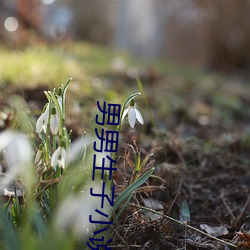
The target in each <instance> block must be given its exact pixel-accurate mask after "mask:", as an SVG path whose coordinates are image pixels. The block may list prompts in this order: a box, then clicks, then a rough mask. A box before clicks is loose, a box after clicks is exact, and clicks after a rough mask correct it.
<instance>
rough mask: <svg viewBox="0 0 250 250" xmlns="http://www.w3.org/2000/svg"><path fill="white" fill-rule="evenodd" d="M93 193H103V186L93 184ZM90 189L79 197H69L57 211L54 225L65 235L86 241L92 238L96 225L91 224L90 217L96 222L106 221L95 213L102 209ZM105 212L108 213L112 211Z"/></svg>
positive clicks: (87, 188) (85, 190)
mask: <svg viewBox="0 0 250 250" xmlns="http://www.w3.org/2000/svg"><path fill="white" fill-rule="evenodd" d="M91 187H92V188H93V190H94V191H93V192H95V193H101V191H102V189H101V185H99V184H97V183H95V182H91ZM89 189H90V187H89V186H88V187H87V186H85V187H84V191H81V193H80V194H78V195H69V196H68V197H67V198H66V199H65V200H64V201H63V203H62V204H61V205H60V206H59V209H58V210H57V213H56V216H55V221H54V225H55V227H56V229H58V230H59V231H61V232H64V233H72V234H73V235H74V236H76V237H77V238H78V239H82V240H83V239H86V238H88V237H90V236H91V233H92V231H94V229H95V225H94V224H93V223H90V222H89V215H93V217H94V219H95V220H100V221H101V220H104V219H103V216H101V215H100V214H98V213H96V212H95V209H100V204H99V202H98V199H95V198H94V197H93V196H91V195H90V192H89ZM106 210H107V211H104V212H105V213H107V212H108V211H110V209H109V210H108V209H106Z"/></svg>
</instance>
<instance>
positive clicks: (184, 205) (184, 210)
mask: <svg viewBox="0 0 250 250" xmlns="http://www.w3.org/2000/svg"><path fill="white" fill-rule="evenodd" d="M190 220H191V215H190V209H189V205H188V202H187V200H183V201H182V202H181V208H180V221H181V222H189V221H190Z"/></svg>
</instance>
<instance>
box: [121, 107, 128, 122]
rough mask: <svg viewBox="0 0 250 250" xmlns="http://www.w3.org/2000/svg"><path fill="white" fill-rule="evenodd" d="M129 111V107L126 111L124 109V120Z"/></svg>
mask: <svg viewBox="0 0 250 250" xmlns="http://www.w3.org/2000/svg"><path fill="white" fill-rule="evenodd" d="M128 111H129V108H126V109H125V110H124V111H123V114H122V120H123V119H124V118H125V116H126V114H127V113H128Z"/></svg>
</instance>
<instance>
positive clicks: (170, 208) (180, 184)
mask: <svg viewBox="0 0 250 250" xmlns="http://www.w3.org/2000/svg"><path fill="white" fill-rule="evenodd" d="M181 186H182V179H181V180H180V183H179V187H178V190H177V192H176V195H175V197H174V200H173V201H172V203H171V205H170V207H169V209H168V211H167V214H169V213H170V212H171V210H172V208H173V205H174V204H175V202H176V199H177V197H178V194H179V193H180V190H181Z"/></svg>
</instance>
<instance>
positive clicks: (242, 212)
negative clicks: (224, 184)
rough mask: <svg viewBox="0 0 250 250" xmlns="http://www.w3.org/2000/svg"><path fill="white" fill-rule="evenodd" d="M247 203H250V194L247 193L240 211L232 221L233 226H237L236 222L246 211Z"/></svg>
mask: <svg viewBox="0 0 250 250" xmlns="http://www.w3.org/2000/svg"><path fill="white" fill-rule="evenodd" d="M249 203H250V194H248V197H247V201H246V203H245V206H244V207H243V209H242V211H241V213H240V214H239V215H238V216H237V218H235V219H234V221H233V222H234V225H235V226H237V225H238V223H239V222H240V220H241V219H242V217H243V215H244V213H245V212H246V210H247V208H248V205H249Z"/></svg>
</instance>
